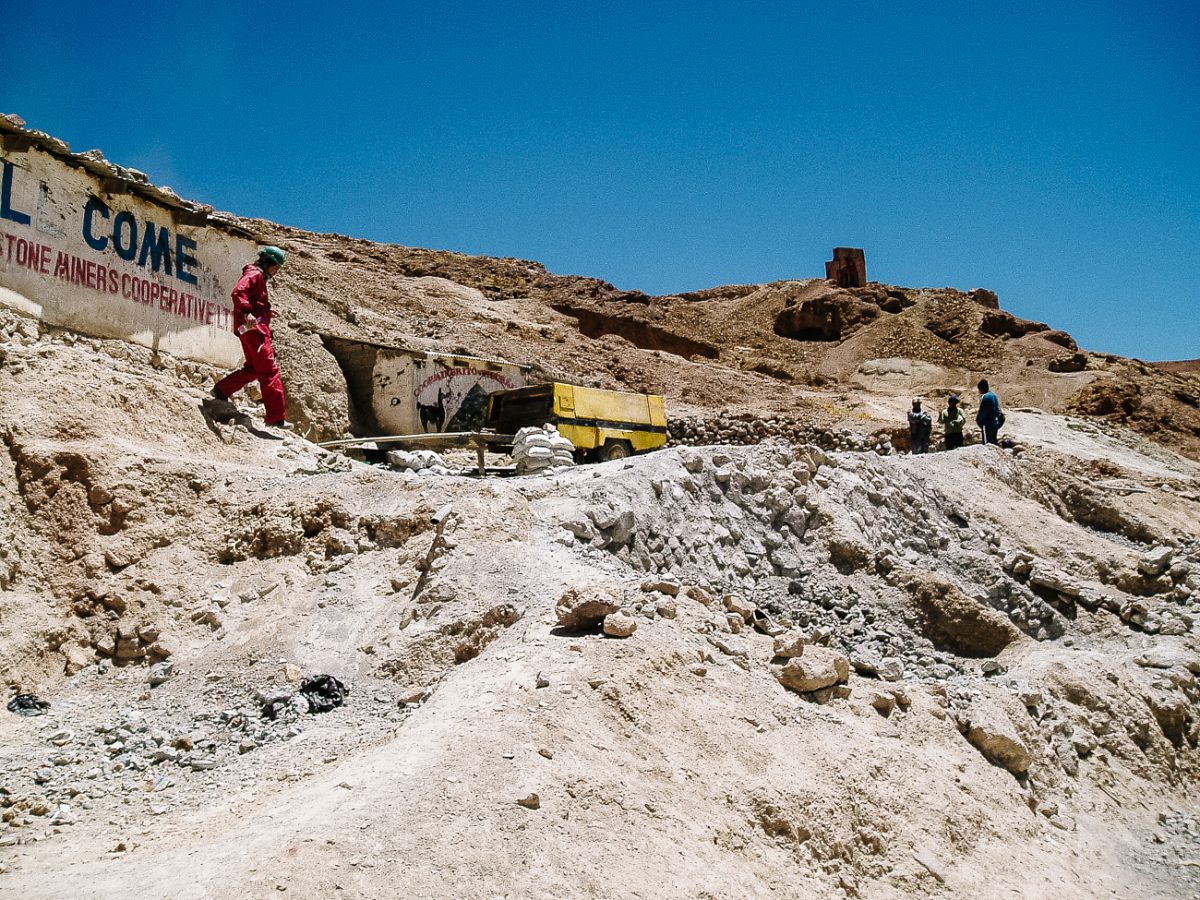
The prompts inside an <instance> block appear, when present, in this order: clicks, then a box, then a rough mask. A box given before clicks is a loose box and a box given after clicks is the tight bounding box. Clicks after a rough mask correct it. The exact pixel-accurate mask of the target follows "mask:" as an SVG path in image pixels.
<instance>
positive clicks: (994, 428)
mask: <svg viewBox="0 0 1200 900" xmlns="http://www.w3.org/2000/svg"><path fill="white" fill-rule="evenodd" d="M979 393H980V394H981V396H980V398H979V412H977V413H975V424H976V425H978V426H979V431H980V433H981V435H982V440H983V443H985V444H995V443H998V441H997V436H998V434H999V432H1000V426H1001V425H1003V424H1004V413H1003V412H1001V410H1000V398H999V397H997V396H996V395H995V394H993V393H992V389H991V388H990V387H988V383H987V379H986V378H984V379H983V380H982V381H980V382H979Z"/></svg>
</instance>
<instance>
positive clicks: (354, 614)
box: [0, 220, 1200, 898]
mask: <svg viewBox="0 0 1200 900" xmlns="http://www.w3.org/2000/svg"><path fill="white" fill-rule="evenodd" d="M240 225H241V227H244V228H246V229H247V230H248V231H250V232H252V233H254V234H256V235H257V236H259V238H260V239H261V240H262V241H264V242H272V243H276V244H278V245H279V246H281V247H283V248H284V249H285V250H286V251H287V253H288V264H287V266H286V267H285V270H284V272H283V273H282V274H281V275H280V276H279V278H278V280H277V282H276V283H275V284H273V286H272V298H273V302H274V304H275V306H276V308H277V310H278V319H277V321H276V328H275V332H276V342H277V345H278V347H279V354H280V360H281V365H282V368H283V375H284V381H285V384H286V386H287V389H288V415H289V418H291V419H293V420H295V421H296V422H297V423H298V425H299V432H298V433H297V434H296V435H293V436H287V437H282V438H281V437H279V436H269V435H268V436H261V435H259V434H256V433H255V432H254V431H251V430H247V429H246V428H242V427H236V426H230V425H222V424H220V423H214V422H212V421H211V420H206V419H205V417H204V416H203V415H202V414H201V404H202V401H203V399H204V397H205V396H206V394H207V392H208V390H209V388H210V387H211V386H212V384H213V382H214V379H215V377H219V375H220V374H221V373H218V372H216V371H214V370H212V369H211V368H210V367H208V366H206V365H203V364H199V363H195V362H191V361H188V360H184V359H177V358H172V357H170V356H168V355H166V354H156V353H152V352H151V351H149V350H147V349H145V348H142V347H140V346H135V345H132V344H127V343H124V342H121V341H116V340H108V339H100V338H95V337H90V336H87V335H79V334H75V333H71V332H67V331H63V330H59V329H52V328H47V327H45V326H42V325H40V324H39V323H38V322H36V321H34V320H32V319H30V318H28V317H26V316H23V315H21V314H18V313H16V312H13V311H9V310H7V309H4V308H0V397H2V398H3V402H2V406H0V439H2V440H3V444H4V448H5V450H6V451H7V453H6V456H5V465H3V466H0V662H2V665H3V672H4V675H5V681H6V684H7V687H8V689H9V693H10V694H11V695H15V694H18V693H31V694H34V695H36V696H37V697H38V698H40V699H41V700H43V701H45V702H48V703H49V707H48V708H47V709H46V710H45V711H44V714H42V715H39V716H28V717H24V716H18V715H14V714H11V713H9V712H0V813H2V823H0V895H3V896H12V897H24V898H39V897H73V898H87V897H116V896H127V895H128V894H129V893H130V892H131V891H137V892H139V893H141V894H143V895H145V896H151V897H157V896H174V897H180V898H201V897H204V898H208V897H212V898H217V897H220V898H226V897H230V898H238V897H246V898H251V897H267V896H277V895H279V894H281V893H284V892H286V896H296V897H321V898H324V897H347V898H384V897H514V898H515V897H646V898H650V897H653V898H662V897H680V898H697V897H703V898H743V897H768V896H771V897H863V898H916V897H945V898H951V897H964V896H971V897H988V898H992V897H994V898H1008V897H1029V898H1036V897H1046V898H1049V897H1054V898H1094V897H1110V896H1111V897H1122V898H1133V897H1137V898H1159V897H1161V898H1176V897H1197V896H1200V806H1198V804H1197V799H1198V798H1197V786H1198V784H1200V781H1198V773H1200V756H1198V751H1197V743H1198V742H1200V715H1198V712H1197V706H1196V704H1197V701H1198V700H1200V683H1198V682H1197V674H1200V642H1198V640H1197V634H1196V631H1195V617H1196V615H1197V604H1198V602H1200V527H1198V524H1200V463H1198V462H1197V460H1198V459H1200V377H1198V376H1197V374H1196V372H1195V371H1194V369H1189V368H1187V367H1186V366H1176V367H1175V368H1173V369H1172V368H1170V367H1163V366H1158V365H1154V364H1149V363H1143V362H1140V361H1137V360H1128V359H1123V358H1119V357H1114V356H1111V355H1106V354H1102V353H1093V352H1088V351H1087V350H1086V349H1083V348H1079V347H1077V346H1076V344H1075V342H1074V340H1073V339H1072V338H1071V337H1070V335H1068V334H1066V333H1064V332H1062V331H1058V330H1055V329H1054V328H1053V325H1052V324H1042V323H1037V322H1030V321H1026V320H1023V319H1019V318H1016V317H1014V316H1012V315H1010V314H1009V313H1007V312H1005V311H1004V310H1003V309H1002V307H1001V302H1000V300H1001V298H997V297H996V296H995V294H992V293H991V292H990V291H987V290H985V289H976V290H972V291H958V290H954V289H950V288H909V287H897V286H892V285H885V284H878V283H874V282H872V283H870V284H868V285H867V287H864V288H852V289H840V288H836V287H834V286H832V284H831V283H830V282H828V281H825V280H823V279H818V278H814V277H804V278H801V279H799V280H785V281H779V282H775V283H772V284H765V285H734V286H726V287H718V288H713V289H711V290H707V291H701V292H697V293H694V294H686V295H680V296H672V297H650V296H645V295H642V294H638V293H630V292H621V291H618V290H616V289H615V288H613V287H612V286H611V285H608V284H606V283H604V282H601V281H597V280H594V279H589V278H585V277H574V276H558V275H553V274H550V273H548V272H547V271H546V270H545V269H544V268H543V267H542V266H540V265H539V264H537V263H533V262H528V261H522V260H515V259H490V258H483V257H469V256H464V255H460V254H455V253H450V252H443V251H431V250H418V249H411V248H405V247H398V246H389V245H380V244H374V243H370V242H367V241H363V240H356V239H353V238H348V237H343V236H338V235H318V234H311V233H305V232H301V231H297V230H294V229H290V228H285V227H281V226H277V225H274V224H271V223H267V222H262V221H256V220H240ZM868 261H869V259H868ZM820 265H821V261H820V260H813V261H812V266H811V270H812V271H810V272H809V273H808V275H812V274H813V273H815V272H817V271H818V270H819V268H820ZM337 337H343V338H354V339H360V340H368V341H378V342H381V343H387V344H402V345H405V346H410V347H415V348H421V349H428V350H441V351H448V352H455V353H462V354H469V355H477V356H483V357H488V358H499V359H505V360H508V361H511V362H515V363H520V364H523V365H527V366H530V367H532V368H531V375H530V378H531V380H538V379H541V380H545V379H559V380H567V381H572V382H575V383H579V384H590V385H596V386H601V387H608V388H616V389H626V390H635V391H648V392H653V393H659V394H662V395H664V396H665V398H666V402H667V408H668V413H669V415H670V417H671V419H672V437H673V441H672V443H671V445H670V446H669V447H667V448H666V449H663V450H660V451H657V452H654V453H650V454H646V455H643V456H637V457H634V458H631V459H628V460H618V461H613V462H607V463H602V464H596V465H581V466H577V467H572V468H564V469H555V470H552V471H550V472H549V473H545V474H538V475H528V476H521V477H506V478H501V477H486V478H480V477H477V476H473V475H471V474H469V469H468V468H465V467H464V468H462V469H458V468H454V474H449V475H437V474H430V475H418V474H416V473H414V472H409V471H395V470H392V469H389V468H387V467H384V466H377V465H368V464H366V463H364V462H361V461H359V460H357V459H352V458H350V457H349V456H347V455H343V454H341V453H338V452H334V451H329V450H323V449H321V448H319V447H317V446H316V444H315V443H312V441H323V440H329V439H333V438H339V437H342V436H344V435H347V434H353V433H354V432H355V430H356V428H357V427H358V424H359V423H358V421H357V420H358V416H359V413H358V411H357V410H356V408H355V400H354V398H353V396H352V392H351V390H350V389H349V387H348V383H347V374H346V372H344V371H343V369H342V367H341V366H340V365H339V362H338V360H337V358H336V357H335V356H334V355H333V353H332V352H331V351H330V349H329V341H330V340H331V339H332V338H337ZM981 377H987V378H989V379H990V380H991V382H992V384H993V386H994V387H995V388H996V389H997V391H998V392H999V394H1000V396H1001V399H1002V401H1003V402H1004V404H1005V409H1006V412H1007V419H1008V421H1007V423H1006V426H1005V431H1004V433H1005V434H1006V435H1009V436H1011V437H1012V438H1013V439H1014V441H1015V447H1013V448H1011V449H1000V448H998V447H994V446H992V447H985V446H980V445H979V444H978V443H977V442H975V443H969V445H968V446H967V447H964V448H963V449H961V450H958V451H953V452H935V453H932V454H930V455H927V456H914V455H910V454H909V453H908V452H907V450H908V438H907V428H906V425H905V419H904V413H905V410H906V409H907V408H908V405H909V402H910V399H911V397H912V396H914V395H918V396H923V397H924V398H926V401H927V404H928V405H929V407H930V408H932V409H934V410H935V411H936V410H937V409H939V408H941V407H942V406H943V405H944V402H943V401H944V398H945V397H946V396H947V395H948V394H949V393H951V392H957V393H958V394H960V395H961V396H962V397H963V398H964V400H965V402H966V404H967V406H968V409H967V414H968V419H972V418H973V415H974V405H975V402H976V401H975V398H976V396H977V394H976V393H975V389H974V385H975V383H976V382H977V381H978V380H979V378H981ZM239 399H240V400H241V401H242V405H243V408H244V409H245V410H246V411H247V412H250V413H252V414H254V415H259V416H260V414H261V407H256V406H255V405H254V403H253V402H252V400H251V399H248V398H246V397H245V396H244V395H243V396H242V397H240V398H239ZM971 440H972V441H977V433H975V432H974V431H973V429H972V436H971ZM447 461H448V462H449V463H451V464H455V463H457V462H466V460H456V459H455V458H453V457H451V458H448V460H447ZM621 611H623V613H622V612H621ZM605 616H606V617H607V618H605V619H604V622H605V623H606V624H605V625H604V627H602V626H601V618H602V617H605ZM563 622H566V623H567V624H566V625H564V624H563ZM633 626H636V628H633ZM606 631H608V632H617V633H622V634H627V635H628V636H625V637H619V636H616V635H614V634H611V633H606ZM630 632H631V633H630ZM321 673H329V674H332V675H334V676H336V677H337V678H338V679H340V680H341V681H343V682H344V683H345V684H346V685H348V686H349V687H350V694H349V697H348V699H347V701H346V702H345V703H344V704H343V705H341V706H339V707H337V708H336V709H334V710H332V711H330V712H323V713H313V712H310V711H309V708H308V707H307V706H306V705H305V702H304V699H303V697H302V696H301V695H299V694H298V693H297V690H298V687H299V685H300V683H301V681H302V680H303V679H305V678H306V677H308V676H312V675H316V674H321ZM264 707H269V708H270V709H271V711H272V712H275V713H276V714H275V715H274V717H273V718H271V717H267V716H265V715H264Z"/></svg>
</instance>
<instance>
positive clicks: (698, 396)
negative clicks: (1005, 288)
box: [240, 220, 1200, 458]
mask: <svg viewBox="0 0 1200 900" xmlns="http://www.w3.org/2000/svg"><path fill="white" fill-rule="evenodd" d="M240 221H241V224H242V225H243V226H244V227H245V228H246V229H247V230H250V231H253V232H256V233H258V234H260V235H262V237H263V239H264V240H270V241H273V242H276V243H279V244H280V245H282V246H283V247H284V248H286V249H287V251H288V253H289V257H288V260H289V262H288V266H287V268H286V271H285V274H284V275H283V276H282V277H281V278H280V279H279V280H278V283H277V284H276V285H275V286H274V287H273V289H272V290H273V296H276V297H277V298H278V305H279V306H280V307H281V312H282V321H281V327H280V328H279V329H278V331H279V334H278V338H279V342H280V343H281V345H282V346H283V348H284V353H283V367H284V370H285V374H286V375H287V378H288V383H289V384H290V385H293V386H294V387H295V388H296V390H295V395H294V400H293V405H292V409H291V410H289V414H290V415H292V416H293V417H294V418H297V419H300V420H303V421H306V422H307V423H309V424H310V425H312V426H313V427H314V428H315V429H316V431H317V433H319V434H321V435H324V436H329V437H332V436H337V435H338V434H340V432H341V430H343V429H345V428H346V427H347V426H348V425H349V424H350V423H351V421H352V418H353V416H352V411H351V410H349V409H348V408H347V404H346V399H345V391H344V379H343V376H342V373H341V372H340V371H339V369H338V367H337V364H336V362H335V360H334V359H333V357H332V355H331V354H330V353H329V352H328V351H327V350H326V349H325V347H324V345H323V343H322V338H321V336H322V335H328V334H336V335H342V336H346V337H352V338H357V339H363V340H371V341H378V342H382V343H404V344H407V345H412V346H416V347H420V348H423V349H428V350H441V351H445V350H453V351H455V352H460V353H467V354H474V355H481V356H486V357H500V358H505V359H509V360H511V361H513V362H518V363H522V364H525V365H530V366H533V367H534V376H535V377H561V378H565V379H567V380H571V381H574V382H576V383H584V384H597V385H599V386H602V387H611V388H617V389H632V390H639V391H651V392H654V393H661V394H663V395H664V396H666V398H667V400H668V402H669V404H670V407H671V409H672V410H673V411H674V413H675V414H676V415H683V414H696V415H702V416H711V415H713V414H714V413H716V412H719V411H726V410H735V411H740V412H745V413H748V414H754V415H763V414H768V415H769V414H771V413H775V412H781V411H782V412H791V411H796V410H800V411H802V412H803V413H804V415H805V416H806V417H807V418H809V419H813V418H817V419H820V418H824V417H825V416H824V408H825V407H826V406H827V404H828V403H829V401H830V399H831V398H836V397H837V395H838V394H848V395H850V396H851V397H853V395H854V394H855V393H856V392H858V391H862V390H865V391H867V392H869V393H870V394H872V395H875V396H879V397H885V398H892V399H893V400H894V401H895V402H893V403H892V404H891V405H890V406H888V407H887V408H886V409H878V410H876V409H867V410H865V411H866V412H867V413H868V415H866V416H865V418H864V417H860V418H858V419H857V425H858V427H860V428H861V429H864V430H871V429H878V428H883V427H892V426H894V425H895V424H896V423H897V422H901V423H902V422H903V413H904V409H905V408H906V405H907V399H908V398H909V397H910V396H912V395H913V394H924V395H926V396H927V397H930V398H931V399H937V400H940V399H941V398H944V397H945V396H946V395H947V394H949V393H950V392H952V391H957V392H959V393H960V394H963V395H964V397H965V398H966V399H967V400H968V402H970V398H973V397H974V396H975V391H974V385H975V383H976V382H977V381H978V380H979V378H981V377H988V378H990V379H991V380H992V382H993V384H994V385H995V386H997V387H998V388H1000V390H1001V396H1002V398H1003V399H1004V401H1005V403H1006V404H1007V405H1009V406H1032V407H1038V408H1042V409H1047V410H1052V411H1056V412H1068V411H1069V412H1075V413H1082V414H1085V415H1093V416H1100V417H1104V418H1106V419H1108V420H1111V421H1114V422H1117V423H1126V424H1129V425H1130V426H1131V427H1133V428H1134V429H1135V430H1137V431H1139V432H1140V433H1143V434H1146V435H1148V436H1150V437H1152V438H1154V439H1155V440H1158V441H1160V442H1162V443H1165V444H1167V445H1169V446H1172V447H1174V448H1176V449H1180V450H1182V451H1183V452H1185V453H1188V454H1189V455H1191V456H1192V458H1197V454H1200V380H1198V379H1197V377H1196V375H1195V373H1194V372H1187V371H1179V372H1174V371H1166V370H1163V369H1160V368H1157V367H1154V366H1148V365H1145V364H1142V363H1140V362H1138V361H1135V360H1124V359H1121V358H1118V357H1112V356H1109V355H1106V354H1099V353H1089V352H1087V351H1086V350H1081V349H1080V348H1078V347H1077V346H1076V345H1075V342H1074V340H1073V339H1072V338H1071V336H1070V335H1068V334H1066V333H1064V332H1062V331H1057V330H1054V329H1053V328H1051V327H1050V326H1049V325H1046V324H1043V323H1038V322H1031V321H1027V320H1024V319H1020V318H1017V317H1015V316H1013V315H1011V314H1009V313H1008V312H1005V311H1004V310H1003V309H1001V308H1000V304H999V300H998V298H997V297H996V295H995V294H993V293H992V292H990V291H986V290H974V291H971V292H969V293H964V292H961V291H957V290H953V289H949V288H937V289H918V288H906V287H897V286H890V285H882V284H876V283H871V284H869V285H868V286H867V287H865V288H861V289H853V290H841V289H837V288H834V287H832V286H831V285H830V284H829V283H828V282H826V281H824V280H820V279H814V278H801V279H794V280H787V281H780V282H775V283H772V284H765V285H731V286H725V287H720V288H713V289H711V290H707V291H698V292H695V293H692V294H685V295H679V296H668V297H649V296H646V295H644V294H640V293H638V292H632V291H619V290H617V289H616V288H614V287H613V286H612V285H610V284H607V283H605V282H602V281H598V280H596V279H593V278H583V277H578V276H559V275H553V274H550V273H548V272H546V271H545V269H544V268H543V267H542V266H541V265H540V264H538V263H534V262H530V261H527V260H515V259H493V258H488V257H478V256H466V255H463V254H458V253H450V252H444V251H432V250H420V249H414V248H408V247H399V246H394V245H383V244H373V243H371V242H369V241H364V240H356V239H353V238H347V237H343V236H339V235H317V234H310V233H306V232H301V231H297V230H295V229H288V228H281V227H280V226H277V225H274V224H272V223H269V222H262V221H255V220H240ZM808 268H809V269H810V270H819V269H820V261H818V260H814V261H812V265H811V266H810V267H808ZM859 411H863V410H862V409H861V408H860V409H859Z"/></svg>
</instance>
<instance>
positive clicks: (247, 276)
mask: <svg viewBox="0 0 1200 900" xmlns="http://www.w3.org/2000/svg"><path fill="white" fill-rule="evenodd" d="M231 296H232V297H233V331H234V334H236V335H237V336H238V340H240V341H241V342H242V353H244V354H245V356H246V364H245V365H244V366H242V367H241V368H240V369H238V370H237V371H236V372H230V373H229V374H228V375H226V376H225V377H224V378H222V379H221V380H220V381H219V382H217V391H218V392H219V393H220V394H221V396H223V397H231V396H233V394H235V393H237V392H238V391H240V390H241V389H242V388H244V387H245V386H246V385H248V384H249V383H250V382H252V381H254V379H256V378H257V379H258V383H259V386H260V387H261V388H262V398H263V404H264V405H265V406H266V407H267V415H266V421H267V422H271V423H276V422H282V421H283V420H284V409H285V403H284V398H283V382H282V381H281V380H280V378H279V364H278V363H277V362H276V361H275V348H274V347H272V346H271V301H270V300H268V299H267V276H266V274H265V273H264V272H263V270H262V269H260V268H259V267H258V265H257V264H255V263H250V264H249V265H247V266H246V267H245V268H243V269H242V277H241V279H240V280H239V281H238V283H237V287H235V288H234V289H233V293H232V295H231ZM247 314H249V315H252V316H254V318H256V319H258V324H257V325H252V326H251V327H249V328H246V315H247ZM243 329H244V330H243Z"/></svg>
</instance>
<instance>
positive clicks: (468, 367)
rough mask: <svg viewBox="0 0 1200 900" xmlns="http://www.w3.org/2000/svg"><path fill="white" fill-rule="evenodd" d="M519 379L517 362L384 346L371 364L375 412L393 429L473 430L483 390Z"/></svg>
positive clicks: (481, 414)
mask: <svg viewBox="0 0 1200 900" xmlns="http://www.w3.org/2000/svg"><path fill="white" fill-rule="evenodd" d="M524 384H525V379H524V376H523V374H522V371H521V369H520V367H518V366H514V365H510V364H507V363H487V362H485V361H483V360H471V359H464V358H462V357H453V356H440V355H437V354H429V355H425V354H410V353H405V352H402V351H392V352H383V353H381V354H380V356H379V358H378V359H377V361H376V365H375V388H376V390H375V401H374V402H375V416H376V419H377V420H378V421H379V424H380V426H381V427H382V428H383V429H384V430H385V431H387V432H390V433H394V434H417V433H425V434H430V433H433V432H440V431H476V430H478V429H479V428H481V427H482V426H483V422H484V418H485V417H486V415H487V398H488V394H490V393H492V392H493V391H499V390H508V389H511V388H516V387H522V386H523V385H524Z"/></svg>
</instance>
